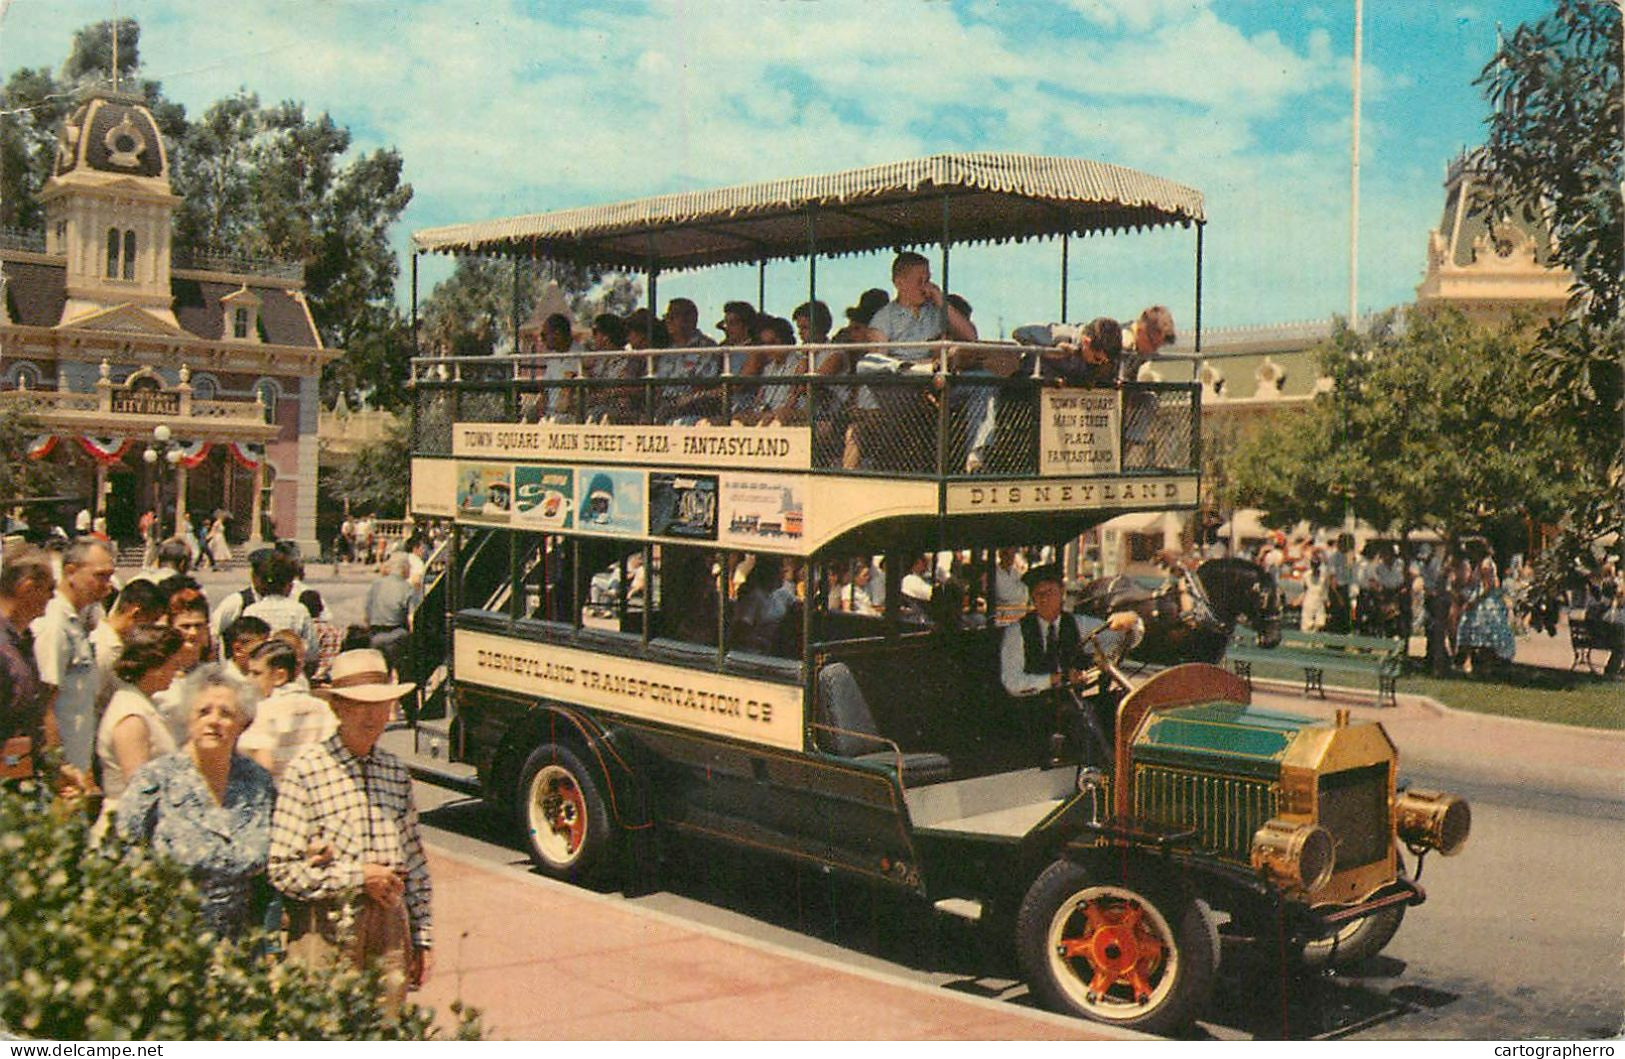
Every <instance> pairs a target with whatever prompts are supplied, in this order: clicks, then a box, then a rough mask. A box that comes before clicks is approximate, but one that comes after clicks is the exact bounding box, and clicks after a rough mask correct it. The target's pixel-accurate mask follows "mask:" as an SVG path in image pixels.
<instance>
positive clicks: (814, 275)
mask: <svg viewBox="0 0 1625 1059" xmlns="http://www.w3.org/2000/svg"><path fill="white" fill-rule="evenodd" d="M817 300H818V213H817V211H816V210H815V209H814V208H813V207H811V206H809V207H808V208H807V303H808V304H809V305H810V304H812V303H813V302H815V301H817Z"/></svg>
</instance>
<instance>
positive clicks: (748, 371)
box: [734, 316, 807, 424]
mask: <svg viewBox="0 0 1625 1059" xmlns="http://www.w3.org/2000/svg"><path fill="white" fill-rule="evenodd" d="M756 340H757V343H758V344H759V345H763V346H793V345H795V335H794V334H792V333H791V329H790V321H788V320H786V319H784V318H783V317H782V316H758V317H757V318H756ZM803 360H804V357H803V355H802V354H800V353H796V352H794V351H792V350H789V349H779V350H776V351H768V350H762V351H760V352H756V353H752V354H751V355H750V359H749V360H747V361H746V362H745V369H744V371H743V372H742V373H741V374H743V375H747V376H757V377H767V376H775V377H776V376H781V375H800V374H803V373H804V371H805V368H804V367H803V363H802V362H803ZM806 391H807V388H806V387H805V386H796V385H791V384H789V383H785V384H782V385H775V386H761V387H758V388H757V389H756V390H754V391H747V392H745V393H743V394H741V395H740V398H739V401H738V409H737V410H736V411H735V412H734V419H735V420H736V421H738V422H742V423H746V424H761V423H782V424H800V423H805V422H806V421H807V392H806Z"/></svg>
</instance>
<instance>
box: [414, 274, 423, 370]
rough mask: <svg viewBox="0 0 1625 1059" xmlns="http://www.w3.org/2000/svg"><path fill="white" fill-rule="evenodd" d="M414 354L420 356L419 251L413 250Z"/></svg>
mask: <svg viewBox="0 0 1625 1059" xmlns="http://www.w3.org/2000/svg"><path fill="white" fill-rule="evenodd" d="M412 355H413V356H414V357H420V356H422V355H423V353H422V351H421V350H419V349H418V252H417V251H416V250H414V251H412Z"/></svg>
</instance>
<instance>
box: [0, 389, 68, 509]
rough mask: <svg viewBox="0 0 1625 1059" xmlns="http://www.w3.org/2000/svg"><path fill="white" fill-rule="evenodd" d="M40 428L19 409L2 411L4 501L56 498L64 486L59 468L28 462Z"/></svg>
mask: <svg viewBox="0 0 1625 1059" xmlns="http://www.w3.org/2000/svg"><path fill="white" fill-rule="evenodd" d="M39 433H40V428H39V424H38V423H37V422H35V421H34V420H33V419H31V418H29V416H28V415H26V414H25V413H22V412H19V411H17V410H16V409H15V408H4V409H0V497H5V498H7V499H8V500H16V499H19V498H21V497H25V496H52V495H55V494H56V492H57V490H58V489H59V488H60V486H61V481H60V476H59V475H58V473H57V470H56V468H55V467H53V466H52V465H51V464H49V463H47V462H45V461H44V460H31V459H29V458H28V446H29V444H30V443H31V442H32V441H33V439H34V438H35V437H37V436H38V435H39Z"/></svg>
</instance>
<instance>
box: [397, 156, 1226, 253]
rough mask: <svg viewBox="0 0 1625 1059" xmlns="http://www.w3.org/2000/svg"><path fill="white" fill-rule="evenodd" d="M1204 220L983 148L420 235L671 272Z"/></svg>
mask: <svg viewBox="0 0 1625 1059" xmlns="http://www.w3.org/2000/svg"><path fill="white" fill-rule="evenodd" d="M1203 220H1204V214H1203V212H1202V193H1201V192H1200V191H1197V190H1196V189H1194V188H1189V187H1185V186H1184V185H1182V184H1176V183H1174V182H1173V181H1170V180H1164V179H1163V178H1161V177H1156V176H1151V175H1150V174H1148V173H1141V172H1138V171H1136V170H1133V169H1125V168H1123V167H1122V166H1116V165H1109V164H1107V163H1104V162H1091V161H1087V160H1085V159H1081V158H1053V157H1048V156H1044V155H1030V154H997V153H987V152H978V153H973V154H939V155H933V156H931V157H929V158H918V159H914V160H912V161H907V162H894V163H891V164H888V165H878V166H869V167H867V168H864V169H849V170H846V171H845V172H841V173H827V174H824V175H822V176H807V177H796V178H793V179H788V180H771V181H766V182H764V183H759V184H743V185H739V186H736V187H729V188H717V189H714V190H710V191H690V192H682V193H680V194H673V195H656V196H654V197H652V198H646V199H635V200H633V201H630V202H617V203H611V204H608V205H603V206H585V207H581V208H578V209H570V210H557V211H554V212H552V213H533V214H527V215H525V216H520V217H509V218H505V219H501V220H494V221H480V222H477V223H473V224H456V225H447V226H445V227H441V228H427V229H424V230H422V231H419V232H415V233H413V235H412V242H413V245H414V247H415V248H416V249H417V250H419V251H422V252H428V253H476V254H503V255H515V254H517V255H523V256H526V257H531V256H534V257H538V258H546V259H551V260H558V261H567V262H572V263H575V264H580V265H587V266H591V267H596V268H618V269H629V270H631V269H646V268H649V267H651V266H653V267H655V268H657V269H659V270H661V271H669V270H674V269H684V268H694V267H698V266H701V265H718V264H729V263H744V262H756V261H768V260H774V259H779V258H793V257H805V256H806V255H807V254H808V252H809V249H810V248H811V247H812V246H815V245H816V247H817V249H818V253H819V254H820V255H826V256H827V255H838V254H851V253H859V252H863V251H868V250H879V249H885V248H891V247H902V246H919V245H924V244H936V243H942V242H951V243H953V244H955V245H957V244H961V243H984V242H1005V241H1009V240H1024V239H1031V238H1038V237H1044V236H1055V235H1061V234H1063V233H1071V234H1075V235H1082V234H1087V233H1090V232H1104V231H1120V230H1127V229H1136V228H1155V227H1160V226H1163V225H1171V224H1177V225H1189V224H1191V223H1193V222H1194V223H1200V222H1201V221H1203Z"/></svg>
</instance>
